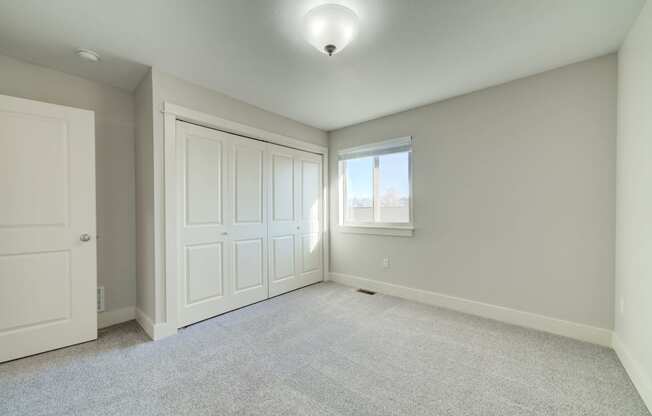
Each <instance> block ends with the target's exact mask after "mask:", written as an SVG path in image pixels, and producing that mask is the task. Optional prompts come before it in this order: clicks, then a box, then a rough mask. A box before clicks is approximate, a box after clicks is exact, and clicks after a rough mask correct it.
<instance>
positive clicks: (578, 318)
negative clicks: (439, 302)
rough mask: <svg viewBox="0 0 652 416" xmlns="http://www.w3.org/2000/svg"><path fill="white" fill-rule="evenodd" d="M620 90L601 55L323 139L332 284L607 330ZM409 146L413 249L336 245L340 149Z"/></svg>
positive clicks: (350, 242) (366, 240) (380, 242)
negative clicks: (373, 285) (396, 289)
mask: <svg viewBox="0 0 652 416" xmlns="http://www.w3.org/2000/svg"><path fill="white" fill-rule="evenodd" d="M616 81H617V59H616V56H615V55H609V56H605V57H601V58H597V59H593V60H590V61H586V62H581V63H578V64H574V65H570V66H567V67H563V68H560V69H556V70H552V71H548V72H545V73H542V74H539V75H536V76H532V77H529V78H525V79H521V80H516V81H513V82H510V83H507V84H504V85H500V86H497V87H493V88H489V89H486V90H482V91H479V92H475V93H472V94H468V95H464V96H461V97H457V98H453V99H450V100H447V101H443V102H439V103H435V104H432V105H428V106H425V107H421V108H417V109H414V110H410V111H406V112H403V113H399V114H395V115H391V116H388V117H384V118H381V119H377V120H373V121H369V122H366V123H362V124H358V125H355V126H352V127H348V128H344V129H341V130H337V131H334V132H331V133H330V160H331V162H330V163H331V164H330V172H331V180H330V183H331V221H332V224H333V226H332V228H333V229H332V232H331V271H332V272H337V273H344V274H350V275H355V276H361V277H366V278H369V279H374V280H379V281H383V282H389V283H393V284H398V285H403V286H408V287H411V288H418V289H423V290H428V291H434V292H438V293H443V294H447V295H452V296H456V297H461V298H465V299H470V300H474V301H480V302H485V303H489V304H494V305H500V306H505V307H509V308H513V309H517V310H521V311H527V312H532V313H536V314H541V315H545V316H549V317H554V318H558V319H563V320H568V321H573V322H578V323H583V324H588V325H592V326H597V327H601V328H607V329H610V328H612V327H613V285H614V280H613V271H614V248H613V246H614V218H615V213H614V200H615V138H616ZM407 135H411V136H413V137H414V140H415V144H414V200H415V207H414V216H415V226H416V231H415V234H414V236H413V237H409V238H404V237H389V236H374V235H360V234H346V233H343V232H341V231H340V230H339V228H338V227H337V225H336V224H337V221H338V220H337V207H338V201H337V199H338V192H337V186H336V184H337V157H336V155H337V151H338V149H342V148H346V147H350V146H356V145H360V144H364V143H369V142H375V141H381V140H385V139H391V138H396V137H403V136H407ZM385 256H388V257H390V263H391V268H389V269H383V268H382V267H381V259H382V258H383V257H385Z"/></svg>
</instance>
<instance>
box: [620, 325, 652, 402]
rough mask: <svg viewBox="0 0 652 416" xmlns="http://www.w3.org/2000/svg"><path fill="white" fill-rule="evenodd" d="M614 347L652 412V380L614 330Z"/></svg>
mask: <svg viewBox="0 0 652 416" xmlns="http://www.w3.org/2000/svg"><path fill="white" fill-rule="evenodd" d="M613 348H614V350H615V351H616V354H617V355H618V358H619V359H620V362H621V363H622V364H623V367H625V370H626V371H627V374H628V375H629V378H630V379H631V380H632V383H634V386H636V389H637V390H638V393H639V394H640V395H641V398H642V399H643V402H645V405H646V406H647V408H648V409H649V410H650V412H652V380H651V379H650V377H649V376H648V375H647V374H645V371H644V370H643V366H642V365H641V364H640V363H639V362H638V361H637V360H636V359H635V358H634V356H633V355H632V354H631V353H630V352H629V349H628V348H627V346H625V344H623V342H622V341H621V340H620V338H619V337H618V334H616V333H615V332H614V335H613Z"/></svg>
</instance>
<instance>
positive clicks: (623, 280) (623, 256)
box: [614, 1, 652, 406]
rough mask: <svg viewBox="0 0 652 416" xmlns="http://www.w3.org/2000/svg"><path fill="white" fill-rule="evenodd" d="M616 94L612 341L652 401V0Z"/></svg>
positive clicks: (630, 44) (629, 42)
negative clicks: (616, 182)
mask: <svg viewBox="0 0 652 416" xmlns="http://www.w3.org/2000/svg"><path fill="white" fill-rule="evenodd" d="M618 95H619V102H618V195H617V212H618V215H617V232H616V259H617V260H616V331H615V332H616V335H615V337H614V340H615V341H616V342H615V343H616V344H619V345H618V346H619V347H620V348H622V350H621V351H619V353H621V354H620V356H621V358H623V362H624V363H625V364H626V367H627V369H628V371H629V372H630V375H631V376H632V379H634V381H635V382H636V384H637V387H638V388H639V391H640V392H641V395H642V396H643V398H644V399H645V400H646V402H647V404H648V406H652V3H650V2H649V1H648V2H647V5H646V6H645V7H644V8H643V11H642V12H641V15H640V16H639V17H638V20H637V21H636V23H635V25H634V27H633V28H632V30H631V31H630V33H629V35H628V37H627V39H626V41H625V43H624V45H623V47H622V49H621V50H620V53H619V94H618ZM623 350H624V351H623ZM622 352H624V353H625V354H622Z"/></svg>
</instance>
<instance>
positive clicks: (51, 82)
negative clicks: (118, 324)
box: [0, 56, 136, 311]
mask: <svg viewBox="0 0 652 416" xmlns="http://www.w3.org/2000/svg"><path fill="white" fill-rule="evenodd" d="M0 94H5V95H11V96H15V97H22V98H28V99H32V100H37V101H44V102H48V103H53V104H61V105H67V106H70V107H77V108H84V109H87V110H92V111H94V112H95V152H96V155H95V156H96V171H97V172H96V181H97V231H98V234H99V235H100V239H99V241H98V244H97V248H98V284H99V285H102V286H104V287H105V296H106V310H107V311H110V310H115V309H120V308H123V307H131V306H133V305H134V304H135V302H136V290H135V288H136V286H135V260H134V258H135V250H134V239H135V229H134V226H135V215H134V197H135V194H134V102H133V97H132V96H131V95H130V94H128V93H126V92H123V91H121V90H118V89H116V88H113V87H109V86H106V85H102V84H98V83H95V82H92V81H88V80H86V79H83V78H79V77H76V76H72V75H68V74H64V73H62V72H58V71H55V70H52V69H48V68H44V67H40V66H36V65H32V64H29V63H26V62H22V61H18V60H15V59H12V58H8V57H5V56H0Z"/></svg>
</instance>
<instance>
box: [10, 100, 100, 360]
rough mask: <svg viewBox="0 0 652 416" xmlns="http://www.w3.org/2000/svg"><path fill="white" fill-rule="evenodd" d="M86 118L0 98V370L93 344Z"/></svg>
mask: <svg viewBox="0 0 652 416" xmlns="http://www.w3.org/2000/svg"><path fill="white" fill-rule="evenodd" d="M95 250H96V235H95V130H94V116H93V113H92V112H90V111H86V110H79V109H74V108H69V107H63V106H57V105H52V104H46V103H39V102H36V101H30V100H23V99H18V98H13V97H7V96H0V362H2V361H7V360H12V359H15V358H19V357H23V356H27V355H31V354H36V353H40V352H43V351H47V350H51V349H55V348H60V347H64V346H67V345H71V344H76V343H80V342H84V341H89V340H92V339H95V338H97V312H96V304H95V300H96V297H95V290H96V284H97V271H96V267H97V263H96V251H95Z"/></svg>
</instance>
